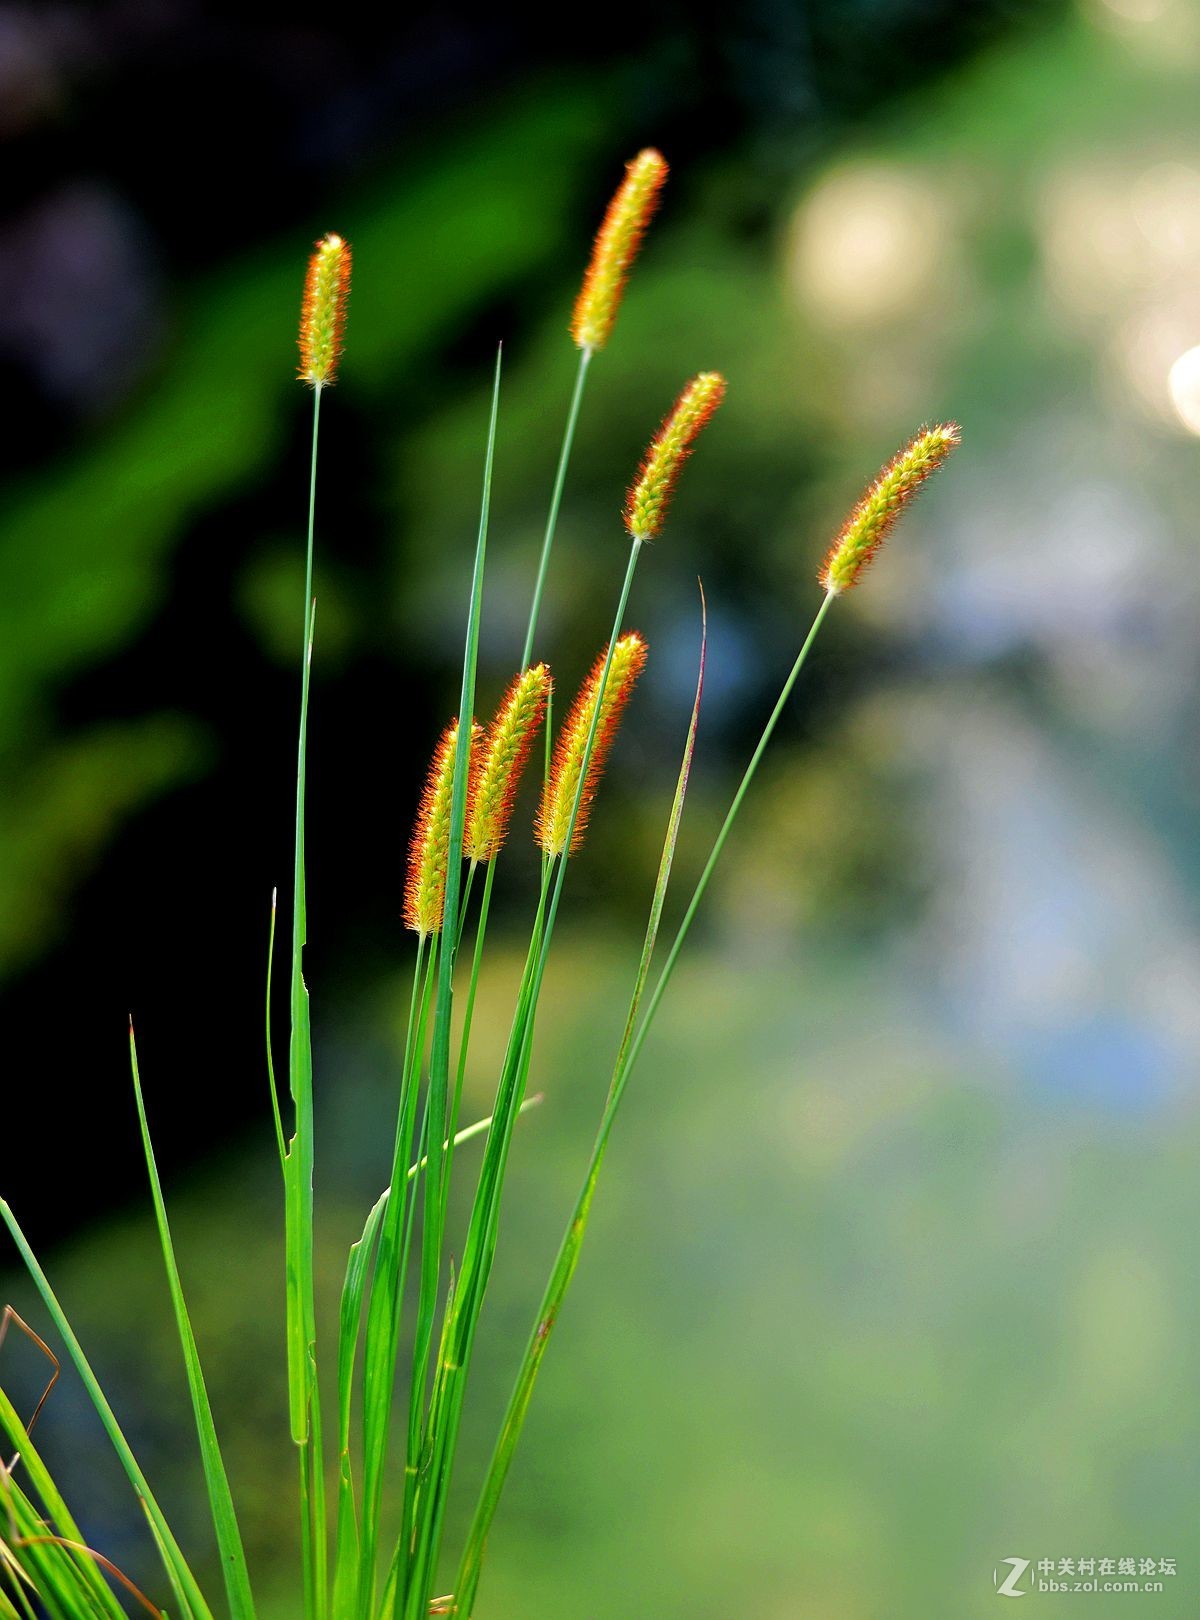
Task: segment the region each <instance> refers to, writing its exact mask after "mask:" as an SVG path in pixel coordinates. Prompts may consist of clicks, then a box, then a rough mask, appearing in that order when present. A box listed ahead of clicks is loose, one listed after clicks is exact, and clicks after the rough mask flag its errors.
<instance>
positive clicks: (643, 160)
mask: <svg viewBox="0 0 1200 1620" xmlns="http://www.w3.org/2000/svg"><path fill="white" fill-rule="evenodd" d="M666 178H667V165H666V160H665V159H664V158H663V155H662V153H661V152H656V151H655V150H654V148H653V147H647V148H646V150H645V151H644V152H639V153H638V155H637V157H635V158H634V159H633V161H632V162H631V163H627V164H626V165H625V178H624V180H622V182H621V184H620V186H619V187H618V188H617V192H616V195H615V196H614V197H613V200H612V201H611V202H610V203H609V205H608V212H607V213H606V214H605V216H604V223H603V224H602V225H601V227H600V229H599V231H598V232H597V233H596V242H595V245H594V247H593V248H592V258H591V262H590V264H589V265H588V267H587V273H586V275H585V276H584V278H583V286H582V287H581V288H580V289H579V297H578V298H577V299H576V300H575V313H574V315H573V316H572V318H571V336H572V337H573V338H574V339H575V342H576V343H577V344H578V345H579V347H580V348H581V349H602V348H603V347H604V345H605V344H606V343H607V342H608V340H609V338H610V336H611V335H612V329H613V326H614V324H615V322H616V319H617V310H618V309H619V308H620V305H621V297H622V294H623V293H624V291H625V283H626V282H627V281H628V280H629V272H630V269H631V268H632V266H633V261H634V260H635V259H636V258H637V255H638V249H639V248H640V247H641V245H642V237H643V236H644V235H645V234H646V226H647V225H648V224H649V223H650V219H651V216H652V215H653V213H654V210H655V209H656V208H657V207H658V194H659V192H660V191H661V190H662V186H663V181H664V180H665V179H666Z"/></svg>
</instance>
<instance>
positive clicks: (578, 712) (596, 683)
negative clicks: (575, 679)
mask: <svg viewBox="0 0 1200 1620" xmlns="http://www.w3.org/2000/svg"><path fill="white" fill-rule="evenodd" d="M607 654H608V649H607V648H605V650H604V652H602V653H601V654H600V656H599V658H597V660H596V662H595V663H594V664H593V665H592V669H591V673H590V674H589V676H588V678H587V680H586V681H584V683H583V685H582V687H580V689H579V693H578V695H577V697H576V699H575V701H574V703H572V705H571V709H570V713H569V714H568V715H567V718H566V720H565V721H564V722H563V727H562V730H561V731H560V732H559V734H558V741H557V742H556V743H555V745H554V763H553V766H552V767H551V771H550V779H549V781H548V782H547V784H546V786H545V788H544V789H543V792H542V803H541V808H540V809H539V811H538V817H537V841H538V843H539V844H540V845H541V846H542V850H543V853H544V854H546V855H549V856H551V857H555V856H558V855H561V854H562V853H563V852H564V850H565V849H566V847H567V834H568V831H569V829H570V826H571V809H572V807H573V805H574V803H575V795H576V793H577V792H578V791H579V778H580V774H581V772H582V769H583V756H584V753H585V751H586V749H587V740H588V734H589V733H590V731H591V729H592V716H593V715H594V714H595V712H596V700H597V699H598V697H599V696H600V677H601V675H602V674H603V672H604V661H605V658H606V657H607ZM645 662H646V643H645V642H644V641H643V640H642V638H641V636H639V635H638V634H637V632H636V631H630V633H629V634H628V635H626V636H622V637H621V639H620V640H619V641H618V642H617V644H616V646H615V647H614V648H613V655H612V663H611V664H610V665H609V670H608V680H607V681H606V682H605V686H604V700H603V702H602V703H601V704H600V718H599V719H598V720H597V722H596V738H595V741H594V742H593V744H592V753H591V758H590V759H589V760H588V768H587V776H586V777H585V778H584V782H583V792H582V794H581V795H580V799H579V814H578V815H577V816H576V818H575V831H574V833H572V834H571V854H572V855H574V853H575V851H576V850H577V849H578V848H579V846H580V845H581V844H582V843H583V835H584V833H585V832H586V831H587V824H588V813H589V811H590V810H591V807H592V800H593V799H594V798H595V796H596V788H597V785H598V784H599V781H600V775H601V772H602V771H603V770H604V761H605V759H606V758H607V757H608V751H609V749H610V748H611V747H612V741H613V737H614V736H615V735H616V730H617V722H618V721H619V720H620V718H621V714H622V711H623V710H624V708H625V705H626V704H627V703H628V702H629V696H630V693H631V692H632V691H633V687H634V683H635V682H636V680H637V678H638V676H639V675H640V674H641V673H642V669H643V666H644V665H645Z"/></svg>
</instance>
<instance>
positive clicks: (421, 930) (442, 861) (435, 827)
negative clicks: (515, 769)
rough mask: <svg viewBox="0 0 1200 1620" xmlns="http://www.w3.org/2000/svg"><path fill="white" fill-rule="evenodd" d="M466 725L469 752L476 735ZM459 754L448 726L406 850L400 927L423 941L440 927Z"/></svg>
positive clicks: (475, 730) (454, 730)
mask: <svg viewBox="0 0 1200 1620" xmlns="http://www.w3.org/2000/svg"><path fill="white" fill-rule="evenodd" d="M481 729H482V728H481V727H480V726H478V725H476V724H475V723H474V721H472V723H471V747H472V749H474V746H475V743H476V741H477V740H478V738H479V736H480V734H481ZM457 753H458V721H457V720H453V721H451V723H450V724H449V725H448V726H447V727H446V729H445V731H443V732H442V735H441V736H440V737H439V738H438V744H437V747H436V748H435V749H434V751H433V759H432V760H431V761H430V765H429V773H428V775H427V776H426V778H425V786H424V788H423V789H422V790H421V803H420V807H419V808H418V810H417V820H416V825H415V826H414V828H413V835H412V842H411V843H410V845H409V849H408V882H407V884H406V885H405V890H404V925H405V927H406V928H411V929H412V930H413V932H414V933H417V934H420V936H421V938H422V939H424V938H425V936H426V935H427V934H436V933H437V932H438V931H439V930H440V928H441V926H442V910H443V907H444V904H445V899H446V869H447V866H448V865H449V858H450V807H451V802H452V800H453V797H454V760H455V756H456V754H457ZM467 766H468V774H467V784H468V791H467V815H468V817H469V816H470V814H471V795H470V782H471V776H470V760H469V759H468V761H467Z"/></svg>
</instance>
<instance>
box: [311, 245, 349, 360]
mask: <svg viewBox="0 0 1200 1620" xmlns="http://www.w3.org/2000/svg"><path fill="white" fill-rule="evenodd" d="M349 294H350V244H349V242H345V241H343V240H342V238H341V237H340V236H335V235H329V236H324V237H322V238H321V240H320V241H319V242H318V243H317V245H316V247H315V249H314V250H313V255H312V258H311V259H309V261H308V274H307V275H306V276H305V278H304V300H303V302H302V304H301V306H300V378H301V380H302V381H303V382H306V383H310V384H311V385H312V387H314V388H326V387H328V385H329V384H330V383H331V382H333V381H334V379H335V378H336V376H337V368H338V361H339V359H340V358H341V354H342V334H343V332H344V331H345V329H346V299H347V298H348V296H349Z"/></svg>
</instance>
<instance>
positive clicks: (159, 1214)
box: [129, 1019, 255, 1620]
mask: <svg viewBox="0 0 1200 1620" xmlns="http://www.w3.org/2000/svg"><path fill="white" fill-rule="evenodd" d="M129 1062H130V1067H131V1069H132V1073H133V1094H134V1098H135V1100H136V1102H137V1114H138V1125H139V1127H140V1129H141V1133H142V1148H143V1150H144V1152H145V1155H146V1173H147V1175H148V1176H149V1178H150V1192H151V1195H152V1197H153V1199H154V1219H155V1222H156V1223H157V1226H158V1240H159V1243H160V1245H161V1247H162V1255H163V1265H164V1266H165V1267H166V1272H167V1286H168V1287H169V1289H170V1292H171V1306H172V1309H173V1310H174V1312H175V1325H176V1327H177V1328H178V1330H179V1342H180V1345H181V1347H182V1349H183V1361H184V1367H185V1369H186V1371H187V1381H188V1392H189V1393H190V1395H191V1398H192V1412H193V1414H194V1416H195V1419H196V1434H197V1437H198V1439H199V1442H200V1460H201V1462H202V1463H203V1466H204V1483H205V1487H206V1489H207V1491H208V1505H209V1510H210V1512H211V1513H212V1521H213V1529H214V1531H215V1532H216V1537H217V1548H218V1551H219V1552H220V1555H221V1573H222V1576H223V1577H224V1581H225V1595H226V1597H227V1598H228V1599H229V1613H230V1615H231V1617H232V1620H255V1612H254V1597H253V1594H252V1593H251V1590H250V1576H249V1572H248V1571H247V1569H246V1553H245V1549H244V1547H243V1546H242V1534H241V1530H240V1529H239V1527H238V1521H237V1513H236V1511H235V1509H234V1505H233V1496H232V1494H231V1492H230V1489H229V1477H228V1475H227V1474H226V1472H225V1461H224V1458H223V1457H222V1456H221V1446H220V1442H219V1441H218V1439H217V1430H216V1425H215V1424H214V1422H213V1415H212V1405H211V1403H210V1401H209V1398H208V1388H207V1386H206V1384H205V1382H204V1372H203V1369H202V1368H201V1365H200V1352H199V1350H198V1349H197V1346H196V1336H195V1334H194V1333H193V1331H192V1322H191V1317H190V1316H189V1314H188V1308H187V1302H186V1300H185V1299H184V1294H183V1283H182V1281H181V1280H180V1276H179V1266H178V1263H177V1261H176V1258H175V1245H174V1242H173V1240H172V1237H171V1226H170V1222H169V1221H168V1219H167V1206H166V1200H165V1199H164V1198H163V1190H162V1182H161V1180H160V1178H159V1174H158V1165H157V1162H156V1161H155V1157H154V1145H153V1142H152V1141H151V1137H150V1125H149V1122H148V1120H147V1118H146V1102H145V1098H144V1097H143V1095H142V1080H141V1074H140V1072H139V1070H138V1056H137V1042H136V1040H135V1038H134V1033H133V1021H132V1019H131V1020H130V1024H129Z"/></svg>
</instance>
